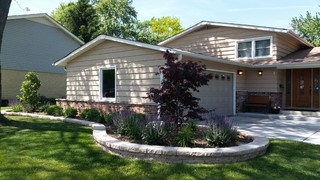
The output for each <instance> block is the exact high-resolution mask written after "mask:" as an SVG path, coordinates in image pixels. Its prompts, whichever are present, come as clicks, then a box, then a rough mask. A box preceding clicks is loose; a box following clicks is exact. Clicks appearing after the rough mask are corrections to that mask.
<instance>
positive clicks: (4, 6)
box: [0, 0, 11, 119]
mask: <svg viewBox="0 0 320 180" xmlns="http://www.w3.org/2000/svg"><path fill="white" fill-rule="evenodd" d="M10 5H11V0H0V54H1V45H2V37H3V31H4V27H5V26H6V22H7V18H8V13H9V8H10ZM1 61H2V59H1V58H0V107H1V106H2V75H1V74H2V73H1V71H2V68H1ZM0 119H4V117H3V115H2V114H1V111H0Z"/></svg>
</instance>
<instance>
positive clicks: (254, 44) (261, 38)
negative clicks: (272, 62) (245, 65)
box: [235, 36, 273, 60]
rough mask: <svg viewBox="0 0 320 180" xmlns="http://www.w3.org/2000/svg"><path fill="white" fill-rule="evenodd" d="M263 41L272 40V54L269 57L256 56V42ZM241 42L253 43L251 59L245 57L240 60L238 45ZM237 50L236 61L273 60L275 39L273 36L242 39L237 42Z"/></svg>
mask: <svg viewBox="0 0 320 180" xmlns="http://www.w3.org/2000/svg"><path fill="white" fill-rule="evenodd" d="M261 40H270V53H269V55H268V56H256V41H261ZM241 42H251V55H252V56H251V57H243V58H239V57H238V44H239V43H241ZM235 44H236V48H235V55H236V56H235V59H237V60H248V59H264V58H271V57H272V52H273V51H272V50H273V49H272V47H273V38H272V36H265V37H259V38H250V39H242V40H238V41H236V43H235Z"/></svg>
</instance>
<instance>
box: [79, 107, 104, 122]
mask: <svg viewBox="0 0 320 180" xmlns="http://www.w3.org/2000/svg"><path fill="white" fill-rule="evenodd" d="M80 118H82V119H86V120H88V121H94V122H101V115H100V112H99V111H98V110H96V109H85V110H84V111H82V112H81V114H80Z"/></svg>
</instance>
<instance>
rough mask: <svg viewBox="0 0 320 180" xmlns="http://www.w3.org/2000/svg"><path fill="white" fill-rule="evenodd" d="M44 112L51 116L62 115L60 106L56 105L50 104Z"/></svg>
mask: <svg viewBox="0 0 320 180" xmlns="http://www.w3.org/2000/svg"><path fill="white" fill-rule="evenodd" d="M45 112H46V113H47V114H48V115H52V116H62V115H63V109H62V107H60V106H57V105H50V106H48V107H47V108H46V110H45Z"/></svg>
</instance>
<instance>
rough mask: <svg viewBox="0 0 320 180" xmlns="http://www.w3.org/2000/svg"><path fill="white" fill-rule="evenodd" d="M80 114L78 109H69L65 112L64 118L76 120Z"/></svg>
mask: <svg viewBox="0 0 320 180" xmlns="http://www.w3.org/2000/svg"><path fill="white" fill-rule="evenodd" d="M77 114H78V111H77V109H75V108H71V107H70V108H67V109H66V110H65V111H64V116H65V117H68V118H74V117H76V116H77Z"/></svg>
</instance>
